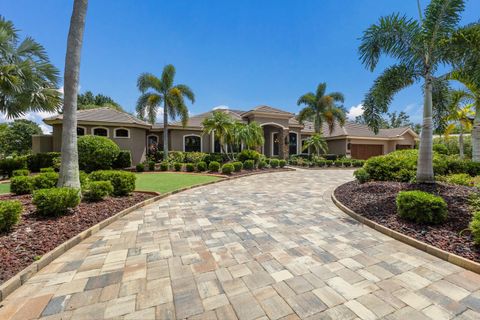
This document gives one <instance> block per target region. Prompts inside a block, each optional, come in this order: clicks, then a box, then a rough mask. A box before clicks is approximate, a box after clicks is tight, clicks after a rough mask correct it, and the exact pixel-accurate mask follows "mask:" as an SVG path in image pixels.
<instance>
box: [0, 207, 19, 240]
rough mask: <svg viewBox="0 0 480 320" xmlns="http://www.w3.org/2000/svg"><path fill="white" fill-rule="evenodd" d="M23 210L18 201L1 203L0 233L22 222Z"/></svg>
mask: <svg viewBox="0 0 480 320" xmlns="http://www.w3.org/2000/svg"><path fill="white" fill-rule="evenodd" d="M22 209H23V207H22V204H21V202H20V201H18V200H12V201H0V232H2V231H8V230H10V229H11V228H12V227H13V226H14V225H16V224H17V223H18V221H20V215H21V214H22Z"/></svg>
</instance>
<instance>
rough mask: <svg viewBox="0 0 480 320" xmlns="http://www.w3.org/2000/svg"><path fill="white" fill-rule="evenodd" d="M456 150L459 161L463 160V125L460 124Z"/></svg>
mask: <svg viewBox="0 0 480 320" xmlns="http://www.w3.org/2000/svg"><path fill="white" fill-rule="evenodd" d="M458 149H459V151H460V159H463V158H465V154H464V152H463V125H462V122H460V135H459V136H458Z"/></svg>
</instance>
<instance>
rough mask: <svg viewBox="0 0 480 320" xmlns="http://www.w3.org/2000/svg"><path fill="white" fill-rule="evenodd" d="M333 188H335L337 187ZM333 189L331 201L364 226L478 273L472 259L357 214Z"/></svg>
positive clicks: (479, 268) (478, 269)
mask: <svg viewBox="0 0 480 320" xmlns="http://www.w3.org/2000/svg"><path fill="white" fill-rule="evenodd" d="M337 188H338V187H337ZM337 188H335V190H336V189H337ZM335 190H334V191H333V192H332V196H331V198H332V201H333V203H335V205H336V206H337V207H338V208H339V209H340V210H342V211H343V212H345V213H346V214H348V215H349V216H350V217H352V218H354V219H355V220H357V221H358V222H361V223H363V224H365V225H366V226H368V227H370V228H372V229H375V230H377V231H378V232H380V233H383V234H384V235H387V236H389V237H391V238H393V239H395V240H398V241H400V242H403V243H405V244H408V245H410V246H412V247H414V248H416V249H419V250H422V251H424V252H426V253H429V254H431V255H433V256H435V257H437V258H440V259H442V260H445V261H448V262H450V263H453V264H454V265H457V266H459V267H462V268H465V269H467V270H470V271H473V272H475V273H478V274H480V263H477V262H474V261H472V260H469V259H466V258H464V257H461V256H459V255H456V254H454V253H450V252H447V251H445V250H442V249H439V248H437V247H434V246H432V245H429V244H427V243H425V242H422V241H420V240H417V239H415V238H412V237H409V236H407V235H404V234H403V233H400V232H398V231H395V230H392V229H390V228H387V227H385V226H383V225H381V224H378V223H376V222H374V221H372V220H370V219H367V218H365V217H364V216H362V215H359V214H358V213H356V212H355V211H353V210H351V209H349V208H347V207H346V206H345V205H343V204H342V203H341V202H340V201H339V200H338V199H337V198H336V197H335Z"/></svg>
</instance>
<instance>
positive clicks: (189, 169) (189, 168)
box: [185, 163, 195, 172]
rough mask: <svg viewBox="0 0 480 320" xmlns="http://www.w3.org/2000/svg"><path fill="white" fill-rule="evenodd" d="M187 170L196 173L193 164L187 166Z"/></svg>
mask: <svg viewBox="0 0 480 320" xmlns="http://www.w3.org/2000/svg"><path fill="white" fill-rule="evenodd" d="M185 170H186V171H187V172H194V171H195V165H194V164H193V163H187V164H186V165H185Z"/></svg>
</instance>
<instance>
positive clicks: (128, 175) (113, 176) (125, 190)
mask: <svg viewBox="0 0 480 320" xmlns="http://www.w3.org/2000/svg"><path fill="white" fill-rule="evenodd" d="M89 178H90V180H91V181H110V182H111V184H112V186H113V195H114V196H126V195H128V194H129V193H131V192H133V190H135V179H136V176H135V174H133V173H132V172H127V171H119V170H100V171H94V172H92V173H91V174H90V177H89Z"/></svg>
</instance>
